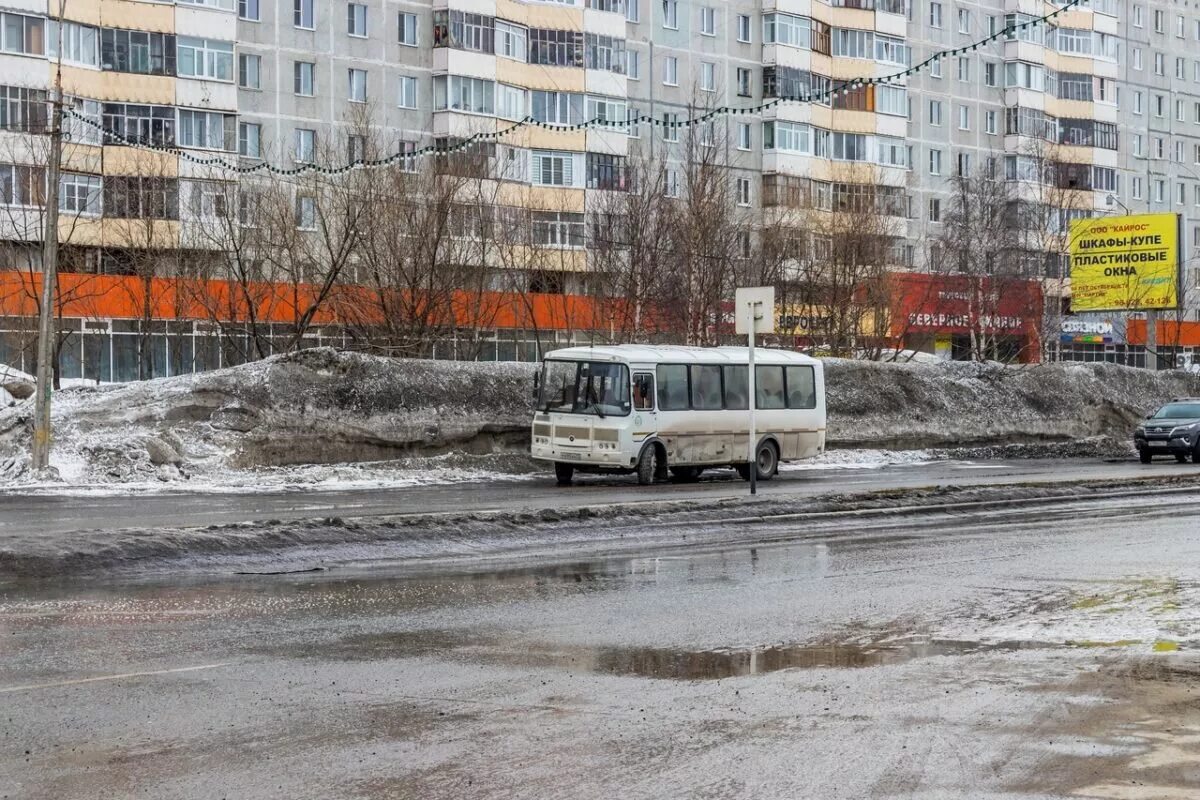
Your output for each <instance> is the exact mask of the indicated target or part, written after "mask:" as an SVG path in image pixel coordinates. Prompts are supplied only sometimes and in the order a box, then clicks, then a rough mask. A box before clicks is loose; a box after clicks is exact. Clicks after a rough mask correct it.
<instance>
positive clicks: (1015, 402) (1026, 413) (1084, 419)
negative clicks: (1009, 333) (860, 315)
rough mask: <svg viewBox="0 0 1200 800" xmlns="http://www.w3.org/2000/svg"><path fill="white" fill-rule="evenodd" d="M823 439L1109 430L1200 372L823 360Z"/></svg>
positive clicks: (1018, 439) (1198, 383)
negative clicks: (825, 407)
mask: <svg viewBox="0 0 1200 800" xmlns="http://www.w3.org/2000/svg"><path fill="white" fill-rule="evenodd" d="M826 387H827V388H826V391H827V393H828V405H829V433H828V438H829V441H830V443H831V444H834V445H843V446H863V447H883V448H890V449H915V448H935V447H962V446H975V445H997V444H1018V443H1038V442H1044V441H1047V440H1061V441H1068V440H1079V439H1087V438H1092V437H1110V438H1114V439H1118V440H1126V441H1128V440H1129V437H1131V436H1132V433H1133V427H1134V425H1135V424H1136V423H1137V421H1138V420H1139V419H1141V418H1142V417H1143V416H1145V415H1146V414H1147V413H1149V412H1151V411H1153V410H1154V409H1155V408H1157V407H1158V406H1159V405H1161V404H1162V403H1164V402H1166V401H1167V400H1170V399H1171V398H1173V397H1180V396H1187V395H1195V394H1200V378H1197V377H1196V376H1194V375H1190V374H1188V373H1185V372H1180V371H1172V372H1158V373H1155V372H1148V371H1146V370H1139V369H1132V368H1129V367H1119V366H1115V365H1112V364H1049V365H1029V366H1005V365H1002V364H996V363H975V362H942V363H939V364H917V363H912V364H887V363H877V362H869V361H843V360H829V361H827V362H826Z"/></svg>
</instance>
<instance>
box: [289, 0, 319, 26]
mask: <svg viewBox="0 0 1200 800" xmlns="http://www.w3.org/2000/svg"><path fill="white" fill-rule="evenodd" d="M292 24H293V25H295V26H296V27H297V28H307V29H308V30H313V29H314V27H315V26H314V20H313V0H294V5H293V6H292Z"/></svg>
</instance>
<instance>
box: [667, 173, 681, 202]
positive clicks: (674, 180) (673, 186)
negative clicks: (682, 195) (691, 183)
mask: <svg viewBox="0 0 1200 800" xmlns="http://www.w3.org/2000/svg"><path fill="white" fill-rule="evenodd" d="M663 196H664V197H679V170H677V169H668V170H665V171H664V172H663Z"/></svg>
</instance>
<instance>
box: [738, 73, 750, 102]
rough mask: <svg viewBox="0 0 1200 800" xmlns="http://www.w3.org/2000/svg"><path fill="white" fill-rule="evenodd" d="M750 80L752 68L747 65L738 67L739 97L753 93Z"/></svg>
mask: <svg viewBox="0 0 1200 800" xmlns="http://www.w3.org/2000/svg"><path fill="white" fill-rule="evenodd" d="M750 80H751V78H750V70H748V69H746V68H745V67H738V71H737V93H738V96H739V97H749V96H750V95H751V88H750Z"/></svg>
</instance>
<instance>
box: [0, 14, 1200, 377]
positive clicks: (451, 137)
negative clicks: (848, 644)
mask: <svg viewBox="0 0 1200 800" xmlns="http://www.w3.org/2000/svg"><path fill="white" fill-rule="evenodd" d="M1061 8H1062V4H1060V5H1058V6H1055V5H1051V4H1048V3H1044V2H1040V0H1039V1H1037V2H1035V1H1034V0H992V1H991V2H952V1H951V0H911V2H907V1H906V0H834V2H831V3H826V2H821V1H820V0H762V2H758V0H753V1H752V0H734V1H733V2H724V3H718V2H715V0H695V1H694V2H685V1H684V0H569V1H567V2H555V1H551V2H533V1H527V0H432V2H430V0H416V1H410V0H401V1H397V0H365V1H364V2H345V1H344V0H336V1H334V0H276V1H275V2H269V1H268V0H205V1H204V2H190V1H187V0H176V2H144V1H142V0H67V2H65V3H63V4H62V5H61V20H62V48H61V49H62V53H61V62H62V79H63V89H64V93H65V95H66V96H67V103H68V106H69V107H70V108H71V109H72V110H73V111H74V112H75V114H77V115H79V116H80V117H84V118H86V119H87V120H91V122H92V124H87V123H86V122H85V121H82V120H80V119H77V118H75V117H71V118H69V119H68V124H67V128H68V139H69V142H70V146H69V147H68V148H67V151H66V153H67V155H66V156H65V161H64V165H63V170H64V174H63V178H62V181H61V184H60V200H59V203H60V208H61V210H62V213H63V217H62V219H61V220H60V230H61V231H62V232H63V238H64V241H66V242H68V244H67V245H66V246H65V249H64V257H63V260H64V265H65V268H66V269H67V270H68V271H74V272H83V273H103V274H114V275H120V274H121V273H122V272H124V271H127V268H128V260H129V258H130V257H131V256H130V253H134V252H136V251H138V250H140V249H158V250H171V249H183V250H186V249H188V248H191V247H196V246H198V245H196V244H195V242H194V241H193V239H192V237H189V233H188V230H189V225H193V226H203V225H204V224H205V223H204V217H205V216H206V215H211V214H213V213H223V209H221V208H217V206H219V205H220V204H219V203H218V201H217V200H216V197H215V195H214V194H213V192H212V191H211V185H212V182H213V174H214V173H213V170H212V168H211V167H204V166H201V165H197V164H196V163H193V161H192V160H189V159H187V158H181V157H179V156H178V155H176V154H175V153H173V152H164V151H150V150H147V149H146V148H142V147H135V146H128V144H127V143H131V142H140V143H143V144H148V145H160V146H166V147H174V148H182V149H184V150H186V151H187V152H189V153H191V154H194V155H195V156H196V157H197V158H209V157H212V156H221V157H225V158H228V159H229V160H231V161H238V163H242V164H252V163H255V162H257V161H263V160H265V161H268V162H270V163H272V164H274V165H277V166H280V167H284V168H290V167H295V166H298V165H303V164H306V163H319V164H322V165H326V166H339V165H342V164H346V163H349V162H352V161H354V160H356V159H361V158H364V157H365V156H366V155H367V153H368V151H369V150H374V151H381V150H386V151H389V152H395V151H418V150H419V149H420V148H423V147H426V146H430V145H437V146H439V147H443V148H445V147H451V146H453V145H454V144H455V143H456V142H461V141H462V140H464V139H466V138H468V137H471V136H476V135H478V134H481V133H487V134H497V133H498V132H499V131H503V130H505V129H508V128H510V127H511V126H513V125H514V124H517V123H519V122H521V121H522V120H526V119H531V120H532V121H533V122H534V123H535V124H526V125H523V126H520V127H519V129H517V130H513V131H510V132H509V133H507V134H505V135H503V136H498V137H496V138H493V139H490V140H489V142H488V143H487V144H486V145H485V146H486V147H488V148H490V156H491V158H490V163H491V164H492V165H493V168H494V169H495V174H496V177H497V178H499V179H501V180H502V181H503V182H504V183H506V184H511V185H513V186H514V187H518V189H519V191H516V190H514V191H513V192H509V193H508V194H506V195H505V196H506V197H508V198H509V199H510V202H514V203H518V204H520V205H521V206H522V207H524V208H526V209H527V210H529V211H530V217H529V219H530V223H529V224H530V227H531V232H530V235H531V241H532V242H533V244H534V245H535V246H542V247H551V248H556V249H559V250H562V251H570V252H571V257H569V258H563V259H561V260H560V261H559V262H558V263H559V267H558V270H557V272H558V274H557V275H556V276H554V278H553V279H552V280H551V281H550V283H552V284H553V285H552V286H551V287H549V289H547V286H546V285H545V284H546V280H545V279H544V278H539V279H537V280H531V281H529V282H527V283H526V284H525V288H526V289H527V290H529V291H547V290H549V291H552V292H556V293H568V294H584V293H586V292H587V291H588V286H589V282H588V280H587V276H588V274H589V271H590V270H593V269H595V264H594V263H592V258H591V254H590V252H589V247H588V237H587V226H588V220H589V215H590V214H593V213H595V212H596V209H597V208H598V207H599V206H600V202H601V199H602V198H603V197H604V196H606V193H611V192H614V191H622V190H623V189H625V188H627V187H626V183H625V182H626V180H627V178H626V175H627V166H628V165H629V164H630V163H631V162H632V161H634V160H642V161H646V160H651V159H653V160H655V161H656V163H661V164H664V165H665V179H664V192H665V193H666V194H667V195H669V196H675V195H680V194H683V193H685V192H686V185H685V183H686V179H685V178H686V171H687V167H688V162H689V159H692V158H694V154H695V153H696V150H695V145H696V142H697V138H699V140H700V145H701V146H703V147H707V148H711V149H713V150H715V151H716V153H717V156H716V158H717V160H718V161H719V163H720V164H722V165H723V167H727V169H728V174H729V180H730V182H731V183H730V185H731V186H732V187H734V189H733V191H732V196H733V197H734V198H735V200H734V203H733V205H734V208H732V209H731V211H730V213H731V214H736V215H740V218H742V219H745V220H747V230H748V231H750V232H752V231H753V230H754V227H755V220H759V219H763V218H766V217H769V216H770V215H771V214H775V213H778V212H779V211H780V209H783V208H786V207H788V206H795V205H803V206H809V207H816V208H817V209H826V210H835V209H839V208H846V207H852V206H853V203H854V202H857V201H856V200H855V198H861V196H862V195H863V194H864V193H869V195H870V197H871V198H872V202H874V203H877V206H876V207H877V208H880V209H882V210H883V213H884V214H885V215H887V216H889V217H891V218H893V219H894V220H895V223H896V230H897V232H898V235H897V236H896V241H895V247H894V249H893V259H894V261H895V267H896V268H897V269H911V270H922V269H925V268H927V267H928V266H929V263H930V259H931V254H930V252H929V245H930V243H931V242H933V241H935V240H936V239H937V236H938V230H939V226H941V225H944V224H945V217H946V214H947V211H948V208H949V205H950V203H951V189H952V183H951V179H952V178H953V177H954V176H956V175H960V174H973V173H976V172H978V171H979V170H987V171H988V172H989V174H993V175H995V176H996V177H997V179H1002V180H1005V181H1010V182H1012V183H1014V184H1015V186H1016V188H1015V191H1016V192H1017V193H1018V194H1019V195H1020V196H1021V197H1022V198H1024V199H1025V200H1026V201H1027V202H1028V203H1030V204H1032V205H1038V204H1040V205H1042V206H1045V205H1046V204H1047V203H1052V204H1054V205H1057V206H1059V207H1058V208H1055V209H1053V210H1052V211H1053V213H1050V214H1047V216H1046V222H1045V223H1044V225H1043V226H1042V227H1044V228H1045V229H1046V230H1048V231H1050V232H1051V233H1055V232H1058V233H1060V234H1061V232H1062V231H1065V230H1066V228H1067V226H1068V225H1069V221H1070V219H1071V218H1074V217H1080V216H1093V215H1098V214H1110V213H1119V212H1121V211H1123V209H1126V208H1128V209H1130V210H1132V211H1134V212H1137V211H1175V212H1179V213H1182V214H1183V215H1184V217H1185V221H1186V226H1185V232H1186V237H1187V244H1188V245H1189V252H1192V250H1193V249H1194V248H1200V55H1198V54H1200V7H1195V6H1194V5H1189V4H1187V3H1180V2H1178V1H1176V2H1171V3H1168V2H1165V0H1162V1H1160V2H1122V1H1121V0H1090V2H1088V3H1086V4H1077V5H1072V6H1070V7H1069V8H1066V9H1065V10H1062V11H1061V13H1059V14H1057V15H1056V16H1055V18H1054V19H1052V20H1050V21H1049V22H1046V23H1039V24H1034V22H1035V20H1036V19H1037V18H1039V17H1041V16H1043V15H1045V14H1048V13H1051V12H1054V11H1056V10H1059V9H1061ZM59 17H60V4H59V3H58V2H55V0H41V2H36V1H35V0H10V2H9V3H8V4H6V7H5V10H3V11H0V99H2V100H3V103H0V128H2V129H3V130H2V131H0V162H2V163H0V189H2V192H3V194H2V196H0V203H2V204H3V206H4V210H5V213H4V214H3V215H0V229H2V230H0V238H3V239H4V240H5V241H6V242H7V243H8V244H7V246H6V249H5V251H4V252H5V258H6V260H7V261H9V262H11V264H5V265H2V266H0V269H3V268H12V269H19V268H20V265H21V264H22V263H26V264H28V265H29V267H28V269H31V270H32V271H35V272H36V269H37V263H38V259H39V257H40V252H39V250H38V247H37V242H38V241H39V240H40V237H41V220H42V219H43V213H44V210H42V209H41V204H42V203H43V202H44V183H45V169H44V167H45V157H44V156H45V145H44V140H45V137H44V136H42V135H41V132H42V131H43V130H44V129H45V125H46V119H47V105H46V100H47V92H48V90H49V88H50V86H51V85H52V80H53V76H54V71H55V66H56V53H55V52H54V51H55V49H56V47H57V44H56V43H57V41H58V35H57V25H58V18H59ZM978 43H982V44H979V46H978V47H971V46H972V45H976V44H978ZM968 48H969V49H968ZM956 49H962V50H963V51H962V52H958V53H955V54H953V55H947V56H945V57H943V58H940V59H937V60H936V61H933V62H931V63H928V64H926V65H925V66H924V67H923V68H921V69H919V70H916V71H912V72H911V73H909V74H903V75H900V74H901V73H906V72H909V71H910V70H912V68H913V67H916V66H918V65H921V64H922V63H923V62H926V61H927V59H929V58H930V57H931V56H932V55H934V54H936V53H939V52H943V51H948V50H956ZM897 75H900V76H899V77H895V78H894V79H891V80H888V81H887V82H879V83H871V84H863V85H858V86H854V87H853V88H850V89H846V90H845V91H842V89H845V88H846V84H847V82H848V81H853V80H855V79H882V78H884V77H888V76H897ZM831 91H832V92H833V93H832V94H830V93H831ZM805 98H810V99H808V100H805V101H802V102H801V101H797V100H798V99H799V100H804V99H805ZM775 99H781V100H782V101H781V102H778V103H772V102H771V101H773V100H775ZM722 108H725V109H730V110H732V112H733V113H726V114H721V115H717V116H715V117H713V118H712V120H711V121H710V122H709V123H707V124H706V125H704V126H697V127H696V128H695V129H693V128H689V127H683V126H680V125H679V124H678V123H680V122H681V121H684V120H688V119H689V118H691V117H695V116H698V115H700V114H707V113H708V112H710V111H712V110H714V109H722ZM583 123H587V124H586V125H584V124H583ZM576 125H579V126H581V127H579V128H577V129H570V126H576ZM560 126H567V127H568V129H563V128H562V127H560ZM97 128H102V129H104V130H106V131H110V132H114V133H116V134H119V135H120V136H122V137H125V139H126V142H127V143H121V142H119V141H117V140H114V139H113V138H111V137H106V138H102V137H101V134H100V132H99V130H98V129H97ZM1048 162H1049V163H1053V165H1054V166H1055V169H1054V170H1053V173H1052V174H1050V176H1049V177H1047V174H1048V173H1047V172H1046V171H1045V169H1044V168H1043V167H1044V163H1048ZM863 168H866V169H868V170H869V172H864V171H863ZM867 174H869V176H870V188H869V189H868V188H864V185H863V183H862V181H863V176H864V175H867ZM230 179H231V180H232V179H233V178H232V177H231V178H230ZM1047 183H1050V184H1052V185H1051V186H1050V187H1047V185H1046V184H1047ZM231 213H232V212H231ZM297 215H298V217H299V216H302V210H301V209H298V210H297ZM147 218H149V219H154V220H156V221H157V223H158V224H155V225H153V226H146V225H140V226H136V227H137V230H136V236H140V237H141V238H140V239H139V238H136V237H135V234H134V232H132V230H133V227H134V226H131V224H130V222H131V221H144V220H146V219H147ZM1046 230H1043V231H1040V232H1039V233H1041V234H1044V233H1046ZM68 233H69V235H67V234H68ZM751 235H752V233H748V237H749V236H751ZM1035 240H1036V241H1035ZM1039 241H1040V242H1041V243H1040V244H1038V242H1039ZM1053 241H1054V239H1053V237H1044V236H1043V237H1042V238H1041V239H1040V240H1039V239H1038V238H1037V237H1032V239H1031V244H1030V252H1029V253H1028V255H1027V258H1026V259H1025V261H1024V262H1023V266H1022V270H1023V272H1024V274H1025V275H1026V276H1027V277H1028V278H1030V279H1038V280H1043V281H1045V291H1046V293H1047V296H1050V297H1058V296H1059V295H1066V294H1067V287H1066V286H1065V284H1064V282H1063V280H1062V279H1063V278H1064V272H1063V271H1064V269H1065V266H1064V264H1065V262H1064V260H1063V259H1062V257H1061V254H1060V253H1059V252H1057V250H1061V246H1059V247H1057V248H1056V247H1053V246H1049V245H1047V244H1046V242H1053ZM1060 244H1061V241H1060ZM746 249H747V253H748V254H749V253H750V251H751V242H750V241H749V239H748V240H747V243H746ZM1198 278H1200V269H1198V268H1197V267H1195V266H1193V265H1192V264H1190V263H1189V264H1188V267H1187V270H1186V280H1185V283H1187V284H1190V285H1191V286H1195V287H1197V291H1194V292H1190V293H1189V298H1188V304H1189V307H1191V306H1192V305H1193V300H1192V298H1193V297H1194V296H1195V295H1197V294H1200V280H1198ZM1055 302H1057V300H1056V301H1055ZM5 313H7V314H8V317H7V318H5V317H3V316H2V315H3V314H5ZM1191 314H1192V318H1193V319H1200V311H1194V312H1191ZM15 316H16V315H15V314H14V313H13V312H11V311H9V312H4V311H3V310H0V336H4V335H6V334H5V333H4V332H3V330H4V329H5V327H6V326H7V330H8V336H9V338H8V339H7V341H8V342H9V344H8V345H7V352H6V353H0V361H2V360H4V359H5V358H7V359H8V360H9V361H14V360H18V356H19V357H20V358H21V359H25V361H23V362H22V363H26V364H28V360H27V356H24V355H21V354H20V352H18V351H20V350H21V348H20V347H18V345H17V344H16V339H15V338H13V337H14V336H15V331H16V330H17V327H18V325H17V323H16V322H14V317H15ZM94 316H96V317H98V318H99V319H94V320H92V321H91V322H90V323H86V324H85V321H84V320H82V319H81V320H80V326H81V327H80V329H81V338H82V339H86V338H87V336H88V335H89V329H88V327H87V324H91V325H92V326H93V328H94V330H95V331H99V333H97V334H96V335H100V334H104V335H109V336H110V337H112V338H113V339H115V338H116V337H117V336H118V335H119V334H120V333H121V332H122V330H121V329H126V328H129V327H130V324H129V323H123V322H122V321H121V320H119V319H116V318H115V315H114V318H113V319H104V314H103V313H100V312H98V313H97V314H95V315H94ZM924 316H929V317H930V318H934V319H936V318H937V317H938V315H924ZM5 320H6V321H5ZM100 322H103V323H104V324H105V325H107V327H105V328H101V327H100V325H99V323H100ZM197 324H199V323H197ZM172 325H181V323H178V322H173V323H172ZM189 330H192V332H191V333H190V334H189V335H193V336H201V333H200V329H199V328H194V329H189ZM928 332H929V333H935V332H937V331H934V330H933V329H931V330H930V331H928ZM334 339H335V340H336V335H334ZM1197 344H1200V335H1198V340H1197ZM108 346H109V347H114V345H112V344H111V343H110V344H109V345H108ZM166 346H167V347H168V350H169V349H170V348H171V345H169V344H168V345H166ZM72 347H74V345H72ZM188 347H192V348H193V350H192V352H199V346H198V345H192V344H189V345H188ZM68 349H70V348H68ZM101 349H103V348H101ZM175 349H176V350H179V349H180V348H179V347H176V348H175ZM185 349H186V348H185ZM88 352H89V350H88V347H87V346H86V344H84V343H81V344H79V345H78V353H79V357H78V360H79V361H81V362H82V361H86V360H87V358H88V356H87V353H88ZM115 352H116V351H115V350H114V351H113V354H112V355H110V357H109V362H110V363H113V364H115V363H116V362H117V361H119V360H120V359H119V358H118V357H117V356H116V355H115ZM14 354H16V355H14ZM71 357H72V358H74V356H73V355H72V356H71ZM165 360H166V361H172V359H170V358H166V359H165ZM216 360H217V361H219V358H218V359H216ZM180 363H182V362H180ZM206 363H207V364H211V363H213V361H212V359H210V360H209V361H208V362H206ZM179 368H182V369H186V366H184V367H175V368H174V369H179ZM168 371H170V369H168ZM118 374H120V375H121V376H123V375H124V374H125V373H124V372H123V371H119V370H117V369H116V367H109V368H108V372H106V373H104V376H105V377H106V378H115V377H117V376H118Z"/></svg>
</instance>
